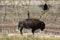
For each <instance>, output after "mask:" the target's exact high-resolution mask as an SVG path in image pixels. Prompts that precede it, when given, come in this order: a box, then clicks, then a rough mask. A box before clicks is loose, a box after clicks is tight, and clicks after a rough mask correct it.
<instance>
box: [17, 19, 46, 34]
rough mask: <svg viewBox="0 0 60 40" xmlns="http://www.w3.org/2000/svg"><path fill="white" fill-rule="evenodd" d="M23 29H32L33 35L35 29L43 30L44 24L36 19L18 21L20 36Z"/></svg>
mask: <svg viewBox="0 0 60 40" xmlns="http://www.w3.org/2000/svg"><path fill="white" fill-rule="evenodd" d="M23 28H27V29H32V33H33V34H34V31H35V30H36V29H41V31H43V29H45V23H44V22H43V21H40V20H38V19H25V20H24V21H19V24H18V29H19V30H20V33H21V34H22V30H23Z"/></svg>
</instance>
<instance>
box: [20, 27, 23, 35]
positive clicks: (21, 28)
mask: <svg viewBox="0 0 60 40" xmlns="http://www.w3.org/2000/svg"><path fill="white" fill-rule="evenodd" d="M22 30H23V27H21V29H20V33H21V35H23V33H22Z"/></svg>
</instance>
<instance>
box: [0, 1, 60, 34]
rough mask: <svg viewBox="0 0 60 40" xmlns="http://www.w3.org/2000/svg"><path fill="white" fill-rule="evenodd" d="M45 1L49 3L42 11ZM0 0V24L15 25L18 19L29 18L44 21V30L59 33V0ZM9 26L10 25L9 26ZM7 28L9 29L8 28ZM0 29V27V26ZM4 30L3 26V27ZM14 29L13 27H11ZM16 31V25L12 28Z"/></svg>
mask: <svg viewBox="0 0 60 40" xmlns="http://www.w3.org/2000/svg"><path fill="white" fill-rule="evenodd" d="M45 1H46V2H47V4H48V5H51V7H50V8H49V10H47V11H44V10H43V9H42V7H39V6H38V5H43V4H44V3H45ZM45 1H44V0H6V1H4V0H0V26H11V28H12V27H13V26H15V25H16V26H17V25H18V22H19V21H22V20H24V19H26V18H28V16H27V13H28V11H29V13H30V17H31V18H36V19H39V20H41V21H44V22H45V24H46V29H45V30H44V32H47V33H50V32H51V33H55V34H60V1H59V0H57V1H56V0H53V1H52V0H45ZM9 28H10V27H9ZM9 28H8V29H7V30H10V29H11V28H10V29H9ZM0 29H1V28H0ZM3 29H4V30H5V28H4V27H3ZM13 29H14V28H13ZM14 30H15V31H16V27H15V29H14Z"/></svg>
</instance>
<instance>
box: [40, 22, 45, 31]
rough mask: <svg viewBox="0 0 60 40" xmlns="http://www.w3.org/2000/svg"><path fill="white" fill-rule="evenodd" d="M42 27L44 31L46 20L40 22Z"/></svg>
mask: <svg viewBox="0 0 60 40" xmlns="http://www.w3.org/2000/svg"><path fill="white" fill-rule="evenodd" d="M40 29H41V31H43V30H44V29H45V23H44V22H42V21H41V22H40Z"/></svg>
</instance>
